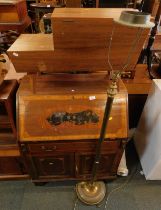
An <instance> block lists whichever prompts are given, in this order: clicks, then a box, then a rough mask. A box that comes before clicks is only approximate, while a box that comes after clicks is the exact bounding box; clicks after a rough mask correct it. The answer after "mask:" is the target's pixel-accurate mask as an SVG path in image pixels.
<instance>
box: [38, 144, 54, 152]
mask: <svg viewBox="0 0 161 210" xmlns="http://www.w3.org/2000/svg"><path fill="white" fill-rule="evenodd" d="M41 149H42V150H44V151H45V152H53V151H54V150H56V146H54V147H53V148H51V149H49V148H46V147H45V146H44V145H43V146H41Z"/></svg>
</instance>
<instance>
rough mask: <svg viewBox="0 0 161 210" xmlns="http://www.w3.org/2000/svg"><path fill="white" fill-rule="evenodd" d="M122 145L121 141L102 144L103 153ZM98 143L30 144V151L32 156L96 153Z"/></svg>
mask: <svg viewBox="0 0 161 210" xmlns="http://www.w3.org/2000/svg"><path fill="white" fill-rule="evenodd" d="M120 144H121V140H115V141H105V142H103V144H102V151H116V150H117V149H118V148H119V147H120ZM96 145H97V141H95V140H93V142H88V141H87V142H85V141H83V142H70V141H67V142H65V143H55V142H52V143H48V142H44V143H29V144H28V151H29V153H31V154H37V153H43V154H52V153H53V152H54V153H56V152H82V151H83V152H85V151H87V152H95V151H96Z"/></svg>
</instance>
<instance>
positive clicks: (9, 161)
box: [0, 157, 24, 176]
mask: <svg viewBox="0 0 161 210" xmlns="http://www.w3.org/2000/svg"><path fill="white" fill-rule="evenodd" d="M23 172H24V168H23V166H22V160H21V158H19V157H0V176H5V175H21V174H24V173H23Z"/></svg>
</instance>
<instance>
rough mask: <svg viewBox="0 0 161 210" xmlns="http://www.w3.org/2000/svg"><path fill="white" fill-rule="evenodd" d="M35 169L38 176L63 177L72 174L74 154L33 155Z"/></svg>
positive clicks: (71, 175)
mask: <svg viewBox="0 0 161 210" xmlns="http://www.w3.org/2000/svg"><path fill="white" fill-rule="evenodd" d="M33 161H34V164H35V167H36V171H37V173H38V177H39V178H41V177H42V178H43V177H46V178H47V177H55V178H65V177H73V176H74V175H73V174H74V167H73V165H74V155H73V154H70V155H69V154H65V155H57V156H52V157H41V156H39V157H34V158H33Z"/></svg>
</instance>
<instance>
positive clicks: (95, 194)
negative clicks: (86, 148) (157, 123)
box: [76, 11, 154, 205]
mask: <svg viewBox="0 0 161 210" xmlns="http://www.w3.org/2000/svg"><path fill="white" fill-rule="evenodd" d="M114 21H115V22H116V23H118V24H121V25H124V26H127V27H136V28H138V29H139V30H138V33H137V34H136V39H134V40H133V43H132V45H131V49H130V51H129V54H128V56H127V60H126V62H125V64H124V65H123V66H121V67H120V70H119V71H114V69H113V66H112V65H111V63H110V59H109V52H110V47H111V41H112V35H113V33H114V29H113V31H112V35H111V39H110V43H109V51H108V63H109V66H110V68H111V72H112V78H111V79H112V81H111V84H110V86H109V88H108V90H107V100H106V106H105V111H104V117H103V122H102V126H101V132H100V137H99V140H98V144H97V149H96V155H95V161H94V164H93V169H92V177H91V180H90V181H85V182H80V183H78V184H77V185H76V193H77V196H78V198H79V199H80V200H81V201H82V202H83V203H86V204H88V205H95V204H98V203H100V202H101V201H102V200H103V199H104V197H105V194H106V186H105V184H104V182H101V181H96V178H97V171H98V167H99V163H100V156H101V145H102V142H103V141H104V138H105V135H106V132H107V131H106V128H107V124H108V121H109V116H110V113H111V108H112V104H113V100H114V96H115V95H116V94H117V80H118V79H119V77H120V76H121V71H124V70H125V69H126V68H127V67H128V66H129V64H130V60H131V56H132V53H133V52H134V49H135V47H136V46H137V44H138V42H139V39H140V37H141V34H142V30H143V29H144V28H152V27H153V26H154V23H152V22H150V15H149V14H147V13H142V12H137V11H123V12H122V13H121V16H120V18H119V19H118V20H114ZM114 72H115V73H114Z"/></svg>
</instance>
